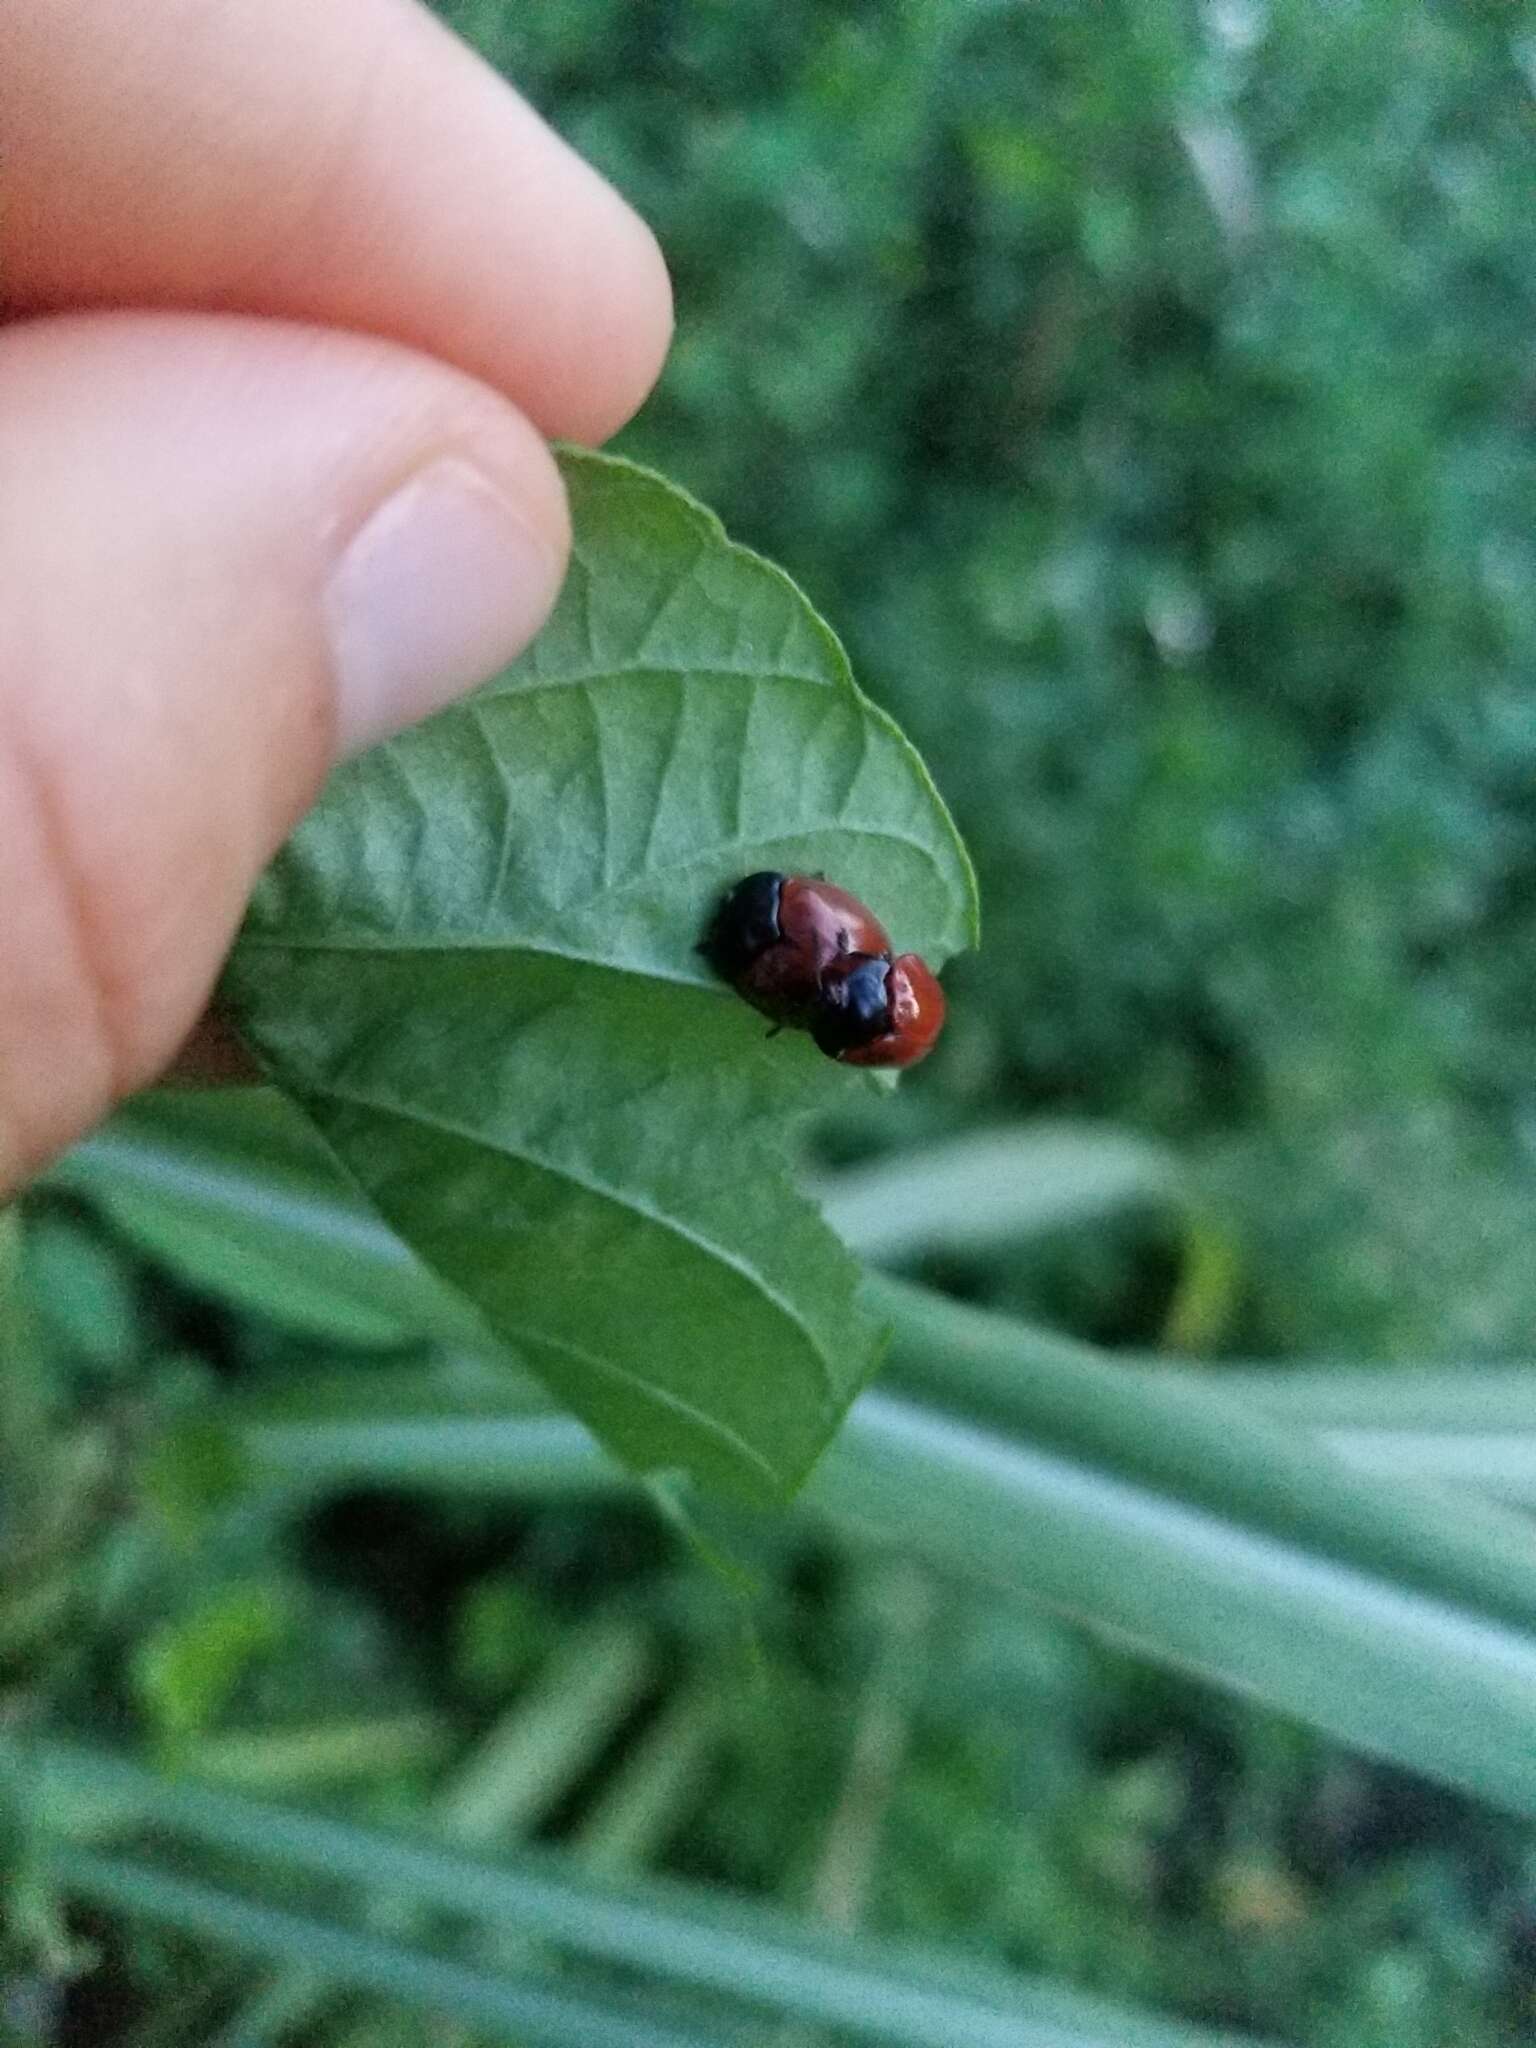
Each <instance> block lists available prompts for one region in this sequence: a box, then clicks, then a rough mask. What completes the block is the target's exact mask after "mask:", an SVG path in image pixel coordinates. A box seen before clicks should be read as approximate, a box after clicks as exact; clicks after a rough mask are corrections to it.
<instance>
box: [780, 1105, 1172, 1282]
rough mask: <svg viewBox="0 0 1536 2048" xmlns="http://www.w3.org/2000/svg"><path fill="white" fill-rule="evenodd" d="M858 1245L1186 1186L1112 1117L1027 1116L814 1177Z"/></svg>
mask: <svg viewBox="0 0 1536 2048" xmlns="http://www.w3.org/2000/svg"><path fill="white" fill-rule="evenodd" d="M806 1192H807V1193H808V1194H811V1195H813V1196H814V1197H815V1198H816V1200H817V1201H819V1202H820V1203H821V1205H822V1213H823V1214H824V1215H825V1217H826V1219H827V1221H828V1223H830V1224H831V1226H832V1228H833V1229H834V1230H835V1231H836V1232H837V1234H838V1236H839V1237H841V1238H842V1240H843V1242H844V1243H845V1244H847V1245H849V1246H850V1247H851V1248H852V1249H853V1250H854V1251H856V1252H859V1253H861V1254H862V1255H863V1257H865V1258H867V1259H872V1260H874V1261H876V1262H877V1263H882V1262H885V1263H894V1262H896V1261H899V1260H902V1259H911V1258H915V1257H917V1256H918V1255H920V1254H921V1253H923V1252H930V1251H935V1250H944V1251H965V1250H976V1249H978V1248H981V1247H985V1246H989V1245H998V1244H1009V1243H1014V1242H1016V1241H1018V1240H1019V1239H1020V1238H1026V1237H1032V1236H1038V1235H1039V1234H1040V1233H1041V1232H1043V1231H1047V1230H1057V1229H1060V1228H1062V1227H1063V1226H1064V1225H1066V1224H1071V1223H1081V1222H1085V1221H1088V1220H1090V1219H1092V1218H1093V1217H1096V1216H1104V1215H1113V1214H1115V1213H1117V1212H1118V1211H1120V1210H1122V1209H1126V1208H1130V1207H1133V1206H1138V1205H1141V1206H1148V1207H1151V1206H1157V1207H1163V1208H1166V1207H1167V1206H1168V1205H1169V1204H1170V1203H1172V1202H1176V1201H1177V1200H1178V1198H1179V1196H1180V1194H1181V1186H1180V1176H1179V1170H1178V1165H1177V1162H1176V1161H1175V1160H1174V1159H1173V1158H1172V1156H1171V1155H1170V1154H1169V1153H1168V1152H1167V1151H1166V1150H1164V1149H1163V1148H1162V1147H1161V1146H1158V1145H1154V1144H1151V1143H1149V1142H1148V1141H1147V1140H1146V1139H1144V1138H1140V1137H1137V1136H1136V1135H1135V1134H1134V1133H1133V1132H1130V1131H1124V1130H1120V1129H1117V1128H1116V1127H1114V1126H1113V1125H1108V1124H1106V1125H1094V1124H1089V1123H1077V1124H1072V1123H1047V1122H1044V1121H1041V1122H1038V1123H1030V1124H1021V1125H1018V1126H1015V1127H1013V1128H1011V1129H1004V1130H995V1131H985V1132H982V1133H980V1134H976V1135H971V1136H967V1137H964V1138H957V1139H953V1140H951V1142H950V1143H949V1144H947V1145H934V1146H929V1147H927V1148H925V1150H924V1152H923V1155H922V1163H921V1167H920V1168H919V1169H918V1170H916V1171H914V1166H913V1161H912V1159H911V1158H910V1157H907V1156H905V1155H903V1154H899V1153H898V1154H896V1155H895V1156H893V1157H891V1158H888V1159H879V1160H876V1161H874V1162H873V1164H871V1165H868V1166H859V1167H851V1168H848V1169H847V1170H845V1171H844V1172H841V1173H836V1174H827V1175H824V1176H822V1177H820V1178H818V1179H816V1180H815V1181H813V1182H812V1183H810V1185H809V1186H808V1187H807V1190H806Z"/></svg>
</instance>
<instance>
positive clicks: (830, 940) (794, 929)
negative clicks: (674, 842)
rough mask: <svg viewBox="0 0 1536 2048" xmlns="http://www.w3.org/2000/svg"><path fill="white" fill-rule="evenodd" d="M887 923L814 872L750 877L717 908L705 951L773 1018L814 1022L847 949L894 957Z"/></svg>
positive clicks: (803, 1025) (799, 1024)
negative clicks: (825, 979) (826, 978)
mask: <svg viewBox="0 0 1536 2048" xmlns="http://www.w3.org/2000/svg"><path fill="white" fill-rule="evenodd" d="M890 948H891V942H890V939H889V937H888V936H887V934H886V929H885V926H884V925H883V924H881V922H880V920H879V918H877V917H876V916H875V914H874V912H873V911H872V910H869V909H867V908H866V906H865V905H864V904H862V903H861V902H860V901H859V899H858V897H857V896H850V895H849V893H848V891H847V890H846V889H839V888H838V887H837V886H836V884H835V883H832V882H823V881H820V880H817V879H815V878H814V877H812V876H809V875H776V874H767V873H764V874H756V875H748V876H747V878H746V880H745V881H743V882H738V883H737V884H736V886H735V888H734V889H732V891H731V892H730V894H729V895H728V896H727V897H726V899H725V901H724V902H723V903H722V904H721V905H720V908H719V910H718V911H717V912H716V913H715V920H714V923H713V924H712V925H711V926H710V930H709V936H708V938H706V939H705V941H704V944H703V946H702V947H701V948H700V951H701V952H703V953H704V955H705V957H706V958H707V959H708V960H709V961H710V963H711V965H712V966H714V968H715V969H716V970H717V972H719V973H720V974H723V975H724V976H725V979H726V980H727V981H728V982H729V983H730V984H731V986H732V987H733V988H734V989H735V990H736V993H737V994H738V995H740V996H744V997H745V998H746V1000H747V1001H748V1002H749V1003H750V1004H751V1005H752V1007H753V1008H754V1009H756V1010H761V1011H762V1013H763V1015H764V1016H765V1017H771V1018H772V1019H773V1021H774V1023H775V1024H780V1025H789V1026H792V1027H794V1028H796V1029H799V1030H807V1029H809V1028H810V1025H811V1021H812V1018H813V1017H814V1016H815V1014H816V1008H817V1005H818V1003H819V1001H820V998H821V982H822V976H823V975H824V974H825V973H826V971H827V969H828V968H829V967H830V966H831V965H832V964H833V963H834V961H837V960H842V959H844V958H846V957H847V956H848V955H849V954H850V953H883V954H884V955H886V957H887V958H889V956H890Z"/></svg>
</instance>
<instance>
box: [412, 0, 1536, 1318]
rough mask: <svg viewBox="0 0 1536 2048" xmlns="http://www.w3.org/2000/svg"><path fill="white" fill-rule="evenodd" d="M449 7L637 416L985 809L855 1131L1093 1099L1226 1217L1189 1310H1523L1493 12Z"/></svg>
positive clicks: (1528, 727) (1503, 186)
mask: <svg viewBox="0 0 1536 2048" xmlns="http://www.w3.org/2000/svg"><path fill="white" fill-rule="evenodd" d="M444 11H445V12H446V13H447V15H448V16H449V18H450V19H452V20H453V21H454V22H455V23H456V24H457V25H458V26H459V28H460V29H461V30H463V32H464V33H465V34H467V35H468V36H469V37H470V38H471V39H472V40H474V41H475V42H477V43H478V44H479V46H480V47H481V48H482V49H483V50H485V52H486V53H487V54H488V55H489V56H490V57H491V58H492V59H493V61H495V62H496V63H498V64H499V65H501V66H502V67H503V68H504V69H506V70H507V71H508V72H509V74H510V75H512V76H513V77H514V78H516V79H517V80H518V81H519V83H520V84H521V85H522V86H523V87H524V89H525V90H526V91H528V92H529V94H530V95H531V97H532V98H533V99H534V101H535V103H536V104H538V105H539V106H540V107H541V108H543V109H544V110H545V111H547V112H548V113H549V114H550V116H551V117H552V118H553V119H554V120H555V121H556V122H557V124H558V125H559V126H560V128H561V129H562V131H563V132H564V133H565V134H566V135H568V136H569V137H570V139H571V140H572V141H573V142H575V143H576V144H577V146H578V147H580V148H581V149H583V150H585V151H586V152H587V153H588V154H589V155H590V156H592V157H593V159H594V160H595V161H596V162H597V163H598V164H600V165H601V166H602V167H603V168H604V169H606V170H607V171H608V173H609V174H610V175H611V176H612V177H613V179H614V180H615V182H616V183H617V184H618V185H619V186H620V187H621V188H622V189H623V190H624V191H626V192H627V193H628V194H630V195H631V197H632V198H633V199H634V201H635V202H636V204H637V205H638V206H639V208H640V210H641V211H642V212H643V213H644V214H645V215H646V216H647V218H648V219H649V220H650V221H651V222H652V223H653V225H654V226H655V228H656V230H657V232H658V234H659V236H660V238H661V241H662V244H663V247H664V249H665V251H666V254H667V257H668V260H669V262H670V264H671V266H672V270H673V274H674V277H675V280H676V287H677V303H678V334H677V342H676V347H675V350H674V353H673V357H672V361H671V364H670V367H669V368H668V370H667V373H666V376H665V378H664V380H663V383H662V386H661V390H660V393H659V395H658V397H657V398H656V400H655V401H654V402H653V403H652V404H651V406H650V407H648V408H647V410H646V412H645V414H644V415H643V417H642V419H641V420H640V422H639V423H638V424H637V426H636V427H635V428H634V429H633V430H632V431H631V433H630V434H629V435H628V436H627V437H626V440H625V442H624V444H623V445H626V446H628V447H629V448H631V449H632V450H633V451H634V452H635V453H637V454H639V455H641V456H642V457H644V458H645V459H647V460H651V461H654V462H655V463H656V464H657V465H658V466H660V467H661V468H662V469H664V470H666V471H667V472H668V473H669V474H672V475H675V476H677V477H678V478H679V479H680V480H681V481H682V482H684V483H686V484H687V485H689V487H690V488H692V489H694V490H695V491H696V492H697V493H698V494H699V495H700V496H702V497H703V498H704V499H705V500H706V502H708V503H710V504H712V505H714V506H715V507H716V508H717V509H718V510H719V511H720V512H721V514H722V515H723V517H724V518H725V520H726V523H727V525H728V527H730V529H731V530H732V531H733V532H735V533H736V534H738V535H739V536H740V537H742V538H744V539H746V540H749V541H751V542H752V543H753V544H754V545H757V546H760V547H761V548H763V549H764V550H765V551H766V552H767V553H769V554H770V555H772V556H773V557H774V558H775V559H777V560H780V561H782V562H783V563H784V564H785V565H786V566H787V567H788V568H789V569H790V571H791V573H792V574H794V575H795V576H796V577H797V578H798V579H799V580H800V581H801V582H802V583H803V584H804V586H805V587H806V589H807V590H808V591H809V593H810V595H811V596H812V598H813V599H814V600H815V601H816V602H817V603H818V605H819V606H820V607H821V609H822V610H823V611H824V612H825V613H826V615H827V616H828V617H829V618H830V619H831V620H832V621H833V622H834V624H835V625H836V626H837V627H838V629H839V631H841V632H842V633H843V634H844V635H845V637H846V638H847V640H848V642H849V644H850V649H851V652H852V654H853V657H854V661H855V666H856V669H857V671H858V673H859V674H860V676H861V679H862V680H863V681H864V683H865V684H866V686H867V687H869V688H871V689H872V690H873V691H874V692H875V693H876V694H877V695H881V696H883V697H884V698H885V699H886V701H887V702H888V703H889V704H890V705H891V707H892V709H893V710H895V711H896V713H897V714H898V716H899V717H900V718H901V719H902V720H903V722H904V723H905V724H906V725H907V727H908V729H909V730H910V731H911V732H912V734H913V736H914V737H915V738H916V740H917V741H918V744H919V745H920V746H921V747H923V749H924V750H925V752H926V753H927V754H928V757H929V759H930V762H931V764H932V765H933V768H934V771H935V773H936V775H937V777H938V780H939V783H940V786H941V787H942V788H943V789H944V790H945V793H946V795H947V796H948V797H949V798H950V800H951V802H952V803H953V805H954V807H955V809H956V812H957V815H958V817H959V821H960V824H961V826H962V829H963V830H964V832H965V834H966V836H967V839H968V841H969V843H970V845H971V847H972V849H973V851H974V853H975V854H976V857H977V861H978V866H979V869H980V873H981V880H982V888H983V902H984V910H985V916H986V925H985V945H984V950H983V952H982V955H981V956H980V958H979V959H978V960H976V961H974V962H967V963H962V964H961V965H960V966H959V967H958V968H957V970H956V971H955V973H954V976H953V989H954V994H955V998H956V1001H955V1006H954V1007H955V1019H954V1024H953V1027H952V1033H951V1043H950V1045H949V1047H948V1049H947V1053H946V1056H945V1058H944V1059H942V1060H941V1061H939V1062H936V1063H935V1065H934V1067H933V1068H932V1069H931V1071H930V1072H929V1073H925V1074H924V1075H922V1076H919V1077H917V1085H916V1086H915V1087H914V1088H912V1089H911V1090H909V1091H908V1096H909V1099H908V1100H907V1102H906V1103H905V1105H904V1109H903V1114H904V1116H905V1117H906V1118H907V1120H908V1122H907V1127H906V1129H905V1130H904V1131H903V1130H902V1128H901V1126H899V1125H896V1124H888V1125H887V1135H888V1137H890V1138H891V1139H892V1140H893V1141H894V1139H896V1138H898V1137H901V1136H906V1137H908V1138H914V1139H915V1138H917V1137H919V1136H920V1135H921V1134H922V1133H924V1132H926V1131H928V1130H931V1129H933V1128H935V1127H937V1126H946V1125H948V1124H951V1123H965V1122H969V1121H972V1120H976V1119H988V1118H990V1117H992V1116H994V1115H995V1114H996V1113H997V1112H998V1109H999V1107H1000V1106H1001V1105H1005V1104H1008V1105H1011V1104H1019V1105H1023V1106H1026V1107H1030V1106H1034V1105H1037V1104H1040V1103H1050V1104H1059V1105H1070V1106H1074V1107H1089V1108H1092V1109H1095V1110H1101V1111H1106V1112H1109V1113H1111V1114H1116V1115H1122V1116H1125V1117H1127V1118H1130V1119H1132V1120H1134V1121H1135V1122H1136V1123H1138V1124H1140V1125H1142V1126H1143V1127H1147V1126H1151V1127H1155V1128H1156V1129H1158V1130H1160V1131H1163V1132H1165V1133H1167V1134H1168V1135H1170V1136H1173V1137H1176V1138H1177V1139H1179V1140H1180V1141H1181V1142H1182V1143H1185V1144H1186V1145H1193V1146H1197V1147H1198V1148H1199V1152H1200V1155H1201V1156H1202V1157H1203V1158H1204V1160H1205V1161H1206V1162H1207V1163H1208V1166H1209V1170H1210V1172H1211V1175H1212V1177H1213V1182H1214V1184H1215V1186H1216V1188H1217V1189H1218V1191H1219V1198H1220V1201H1221V1204H1222V1206H1223V1209H1224V1212H1225V1213H1226V1214H1227V1215H1228V1217H1229V1218H1230V1219H1231V1221H1232V1224H1233V1226H1234V1227H1235V1228H1236V1229H1237V1230H1238V1231H1239V1232H1240V1234H1241V1237H1242V1239H1243V1240H1244V1242H1245V1243H1246V1244H1247V1245H1249V1246H1250V1247H1251V1253H1252V1257H1251V1260H1250V1263H1249V1267H1248V1283H1249V1291H1250V1296H1251V1301H1250V1317H1249V1322H1248V1325H1247V1327H1246V1328H1244V1329H1243V1330H1242V1331H1241V1332H1240V1333H1228V1334H1229V1337H1231V1336H1233V1335H1240V1337H1241V1340H1242V1341H1244V1342H1246V1343H1247V1344H1248V1345H1249V1346H1250V1347H1252V1346H1262V1347H1264V1348H1274V1349H1277V1350H1281V1351H1284V1350H1289V1349H1292V1348H1305V1349H1311V1350H1314V1351H1315V1350H1319V1349H1324V1350H1326V1349H1329V1348H1347V1349H1356V1350H1358V1349H1363V1350H1366V1351H1369V1352H1377V1353H1380V1354H1382V1355H1384V1356H1394V1355H1401V1354H1405V1353H1412V1352H1414V1351H1427V1350H1434V1349H1436V1348H1447V1347H1449V1348H1452V1349H1456V1350H1458V1351H1460V1352H1462V1353H1465V1354H1468V1355H1475V1354H1483V1355H1488V1354H1497V1353H1498V1352H1500V1351H1508V1350H1511V1349H1518V1348H1519V1347H1520V1346H1521V1345H1522V1344H1523V1343H1525V1342H1526V1341H1528V1333H1529V1330H1530V1327H1531V1321H1532V1316H1533V1313H1536V1279H1533V1277H1532V1263H1531V1261H1530V1259H1529V1256H1528V1253H1527V1249H1526V1247H1527V1245H1528V1242H1529V1231H1528V1225H1527V1220H1526V1219H1527V1217H1528V1215H1529V1213H1530V1209H1531V1205H1532V1197H1533V1195H1536V1151H1533V1143H1536V1063H1533V1057H1532V1026H1533V1023H1536V998H1533V996H1532V993H1531V991H1532V988H1533V986H1536V699H1533V695H1532V690H1531V679H1532V677H1533V675H1536V517H1533V514H1536V436H1533V433H1532V407H1533V403H1536V385H1533V381H1532V367H1531V337H1532V335H1533V334H1536V159H1533V156H1532V152H1531V100H1532V78H1533V72H1536V56H1533V51H1536V42H1533V35H1536V21H1533V17H1532V16H1531V14H1530V12H1529V10H1528V9H1525V8H1522V7H1519V6H1515V7H1510V6H1507V5H1496V4H1469V5H1460V6H1453V5H1432V6H1426V7H1417V6H1415V7H1403V6H1400V5H1398V4H1397V0H1341V4H1337V5H1330V6H1327V7H1317V6H1315V5H1311V4H1309V0H1209V4H1205V5H1196V4H1194V0H1105V4H1104V5H1102V6H1098V7H1095V8H1093V9H1091V10H1085V9H1083V8H1082V7H1080V6H1075V5H1072V4H1070V0H1036V4H1032V5H1030V6H1027V7H1026V6H1009V5H1005V4H999V0H948V4H945V5H943V6H939V5H935V4H931V0H907V4H905V5H898V6H878V7H877V6H873V5H870V4H868V0H786V4H784V5H780V6H776V7H773V8H746V9H743V8H734V7H730V6H727V5H723V4H704V0H696V4H677V0H624V4H618V0H607V4H600V5H594V6H590V7H584V8H581V9H578V10H574V11H572V10H568V9H559V8H554V7H539V6H532V7H519V8H513V7H509V6H507V5H505V4H503V0H455V4H452V5H449V6H448V7H446V8H445V10H444ZM1277 1188H1283V1189H1284V1191H1285V1199H1284V1201H1283V1202H1277V1201H1276V1200H1275V1192H1276V1190H1277Z"/></svg>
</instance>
